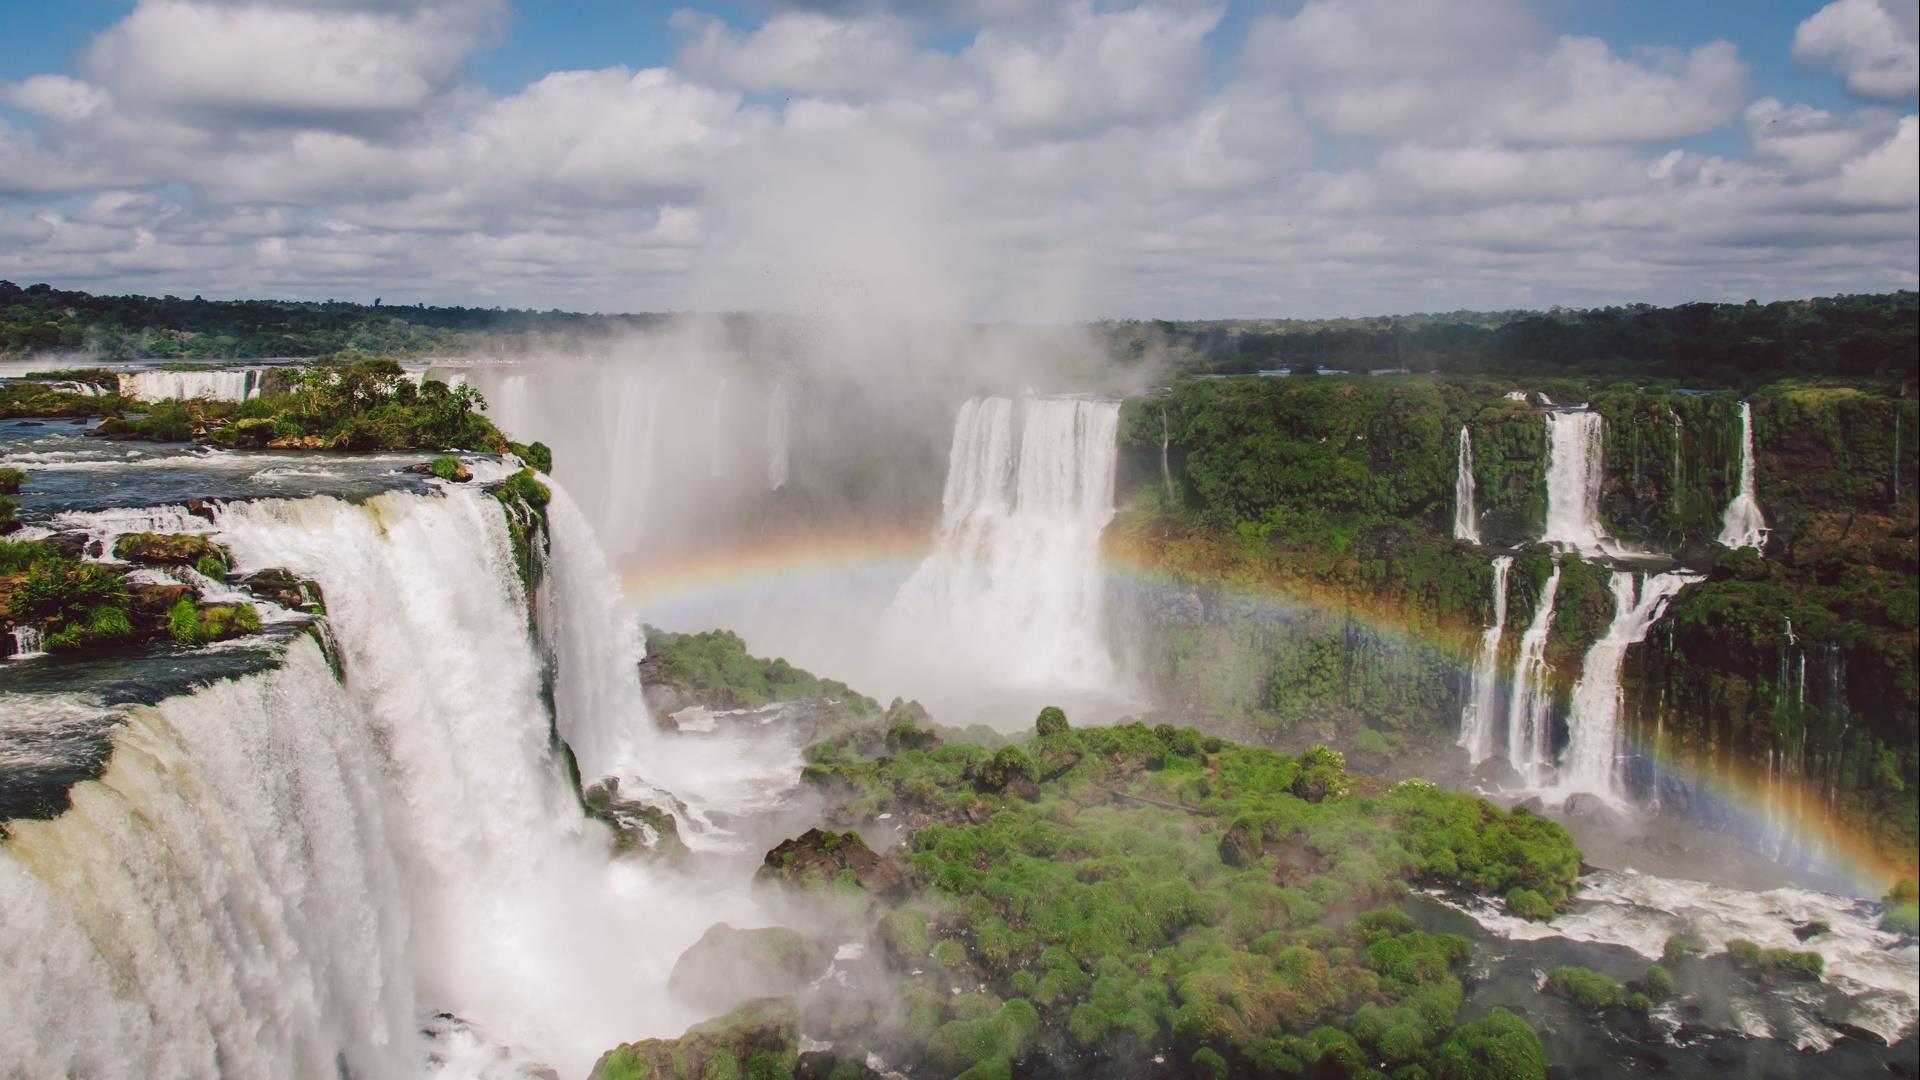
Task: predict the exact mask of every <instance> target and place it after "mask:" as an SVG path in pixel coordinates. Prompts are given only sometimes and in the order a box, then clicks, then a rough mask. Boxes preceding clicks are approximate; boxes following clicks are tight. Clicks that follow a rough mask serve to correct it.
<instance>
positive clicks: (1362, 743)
mask: <svg viewBox="0 0 1920 1080" xmlns="http://www.w3.org/2000/svg"><path fill="white" fill-rule="evenodd" d="M1353 748H1354V749H1355V750H1358V751H1360V752H1361V753H1363V754H1378V755H1381V756H1385V755H1387V754H1390V753H1392V752H1393V748H1392V747H1390V746H1388V745H1387V740H1386V737H1385V736H1384V735H1381V734H1380V733H1379V732H1377V731H1375V730H1373V729H1372V728H1361V729H1360V730H1359V731H1356V732H1354V733H1353Z"/></svg>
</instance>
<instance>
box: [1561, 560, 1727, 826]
mask: <svg viewBox="0 0 1920 1080" xmlns="http://www.w3.org/2000/svg"><path fill="white" fill-rule="evenodd" d="M1698 580H1699V578H1697V577H1695V576H1693V575H1691V574H1679V573H1665V574H1648V575H1645V577H1644V578H1642V579H1640V580H1639V581H1638V583H1637V585H1638V587H1637V588H1636V579H1635V577H1634V575H1632V574H1630V573H1626V572H1624V571H1615V572H1614V574H1613V577H1612V579H1611V581H1610V583H1609V584H1610V585H1611V587H1612V589H1613V604H1614V613H1613V622H1612V624H1611V625H1609V626H1608V627H1607V632H1606V635H1605V636H1604V637H1602V638H1601V639H1600V640H1598V641H1596V642H1594V643H1593V646H1592V647H1591V648H1589V649H1588V650H1587V657H1586V660H1585V662H1584V663H1582V665H1581V668H1580V681H1579V682H1577V683H1575V684H1574V687H1573V702H1572V705H1571V707H1570V709H1569V711H1568V714H1567V728H1568V737H1569V741H1568V743H1567V751H1566V754H1565V755H1564V756H1563V757H1562V760H1561V767H1560V775H1559V784H1558V789H1559V791H1560V793H1561V794H1572V793H1574V792H1587V793H1590V794H1593V795H1599V796H1602V797H1603V798H1606V799H1608V800H1609V801H1614V802H1618V801H1620V799H1621V798H1622V792H1621V785H1620V774H1619V770H1618V769H1617V768H1616V767H1615V763H1616V761H1617V760H1618V757H1619V751H1620V740H1621V734H1620V670H1621V668H1622V667H1623V666H1624V665H1625V663H1626V659H1627V649H1629V648H1630V647H1632V646H1633V645H1635V644H1637V643H1639V642H1641V641H1645V640H1646V637H1647V631H1649V630H1651V629H1653V624H1654V623H1656V622H1658V621H1659V619H1660V616H1661V615H1662V614H1663V613H1664V612H1665V611H1666V608H1667V602H1668V601H1669V600H1671V599H1673V596H1674V594H1675V593H1678V592H1679V591H1680V590H1681V588H1682V587H1684V586H1686V585H1687V584H1688V583H1689V582H1693V581H1698Z"/></svg>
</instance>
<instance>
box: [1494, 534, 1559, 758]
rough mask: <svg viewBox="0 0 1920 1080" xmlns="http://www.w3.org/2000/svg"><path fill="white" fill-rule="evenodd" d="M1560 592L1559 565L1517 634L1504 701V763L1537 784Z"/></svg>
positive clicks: (1544, 745)
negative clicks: (1509, 692) (1508, 692)
mask: <svg viewBox="0 0 1920 1080" xmlns="http://www.w3.org/2000/svg"><path fill="white" fill-rule="evenodd" d="M1559 591H1560V564H1559V563H1558V562H1556V563H1554V566H1553V573H1552V574H1551V575H1549V576H1548V577H1547V583H1546V585H1545V586H1544V587H1542V588H1541V590H1540V600H1539V603H1538V604H1536V605H1535V607H1534V609H1533V621H1532V622H1531V623H1529V624H1527V629H1526V632H1525V633H1524V634H1522V635H1521V636H1520V655H1519V657H1518V658H1516V659H1515V660H1514V662H1513V696H1512V698H1511V699H1509V700H1508V702H1507V764H1509V765H1512V766H1513V767H1514V769H1515V770H1516V771H1517V772H1519V773H1520V775H1521V776H1522V777H1524V778H1525V779H1526V782H1527V784H1528V785H1529V786H1536V785H1538V784H1539V783H1540V780H1541V778H1542V776H1543V775H1544V774H1545V772H1546V766H1547V753H1548V746H1547V735H1548V725H1547V722H1548V721H1549V720H1550V719H1551V718H1552V716H1551V712H1552V704H1553V699H1552V696H1551V695H1550V694H1549V693H1548V691H1547V685H1546V683H1547V659H1546V656H1547V634H1548V633H1549V632H1551V631H1552V629H1553V601H1554V596H1555V594H1557V593H1558V592H1559Z"/></svg>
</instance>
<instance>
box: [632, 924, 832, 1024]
mask: <svg viewBox="0 0 1920 1080" xmlns="http://www.w3.org/2000/svg"><path fill="white" fill-rule="evenodd" d="M832 962H833V960H832V957H830V956H829V955H828V954H827V951H826V950H825V949H823V948H821V947H820V946H819V945H817V944H815V943H813V942H812V941H809V940H807V938H806V937H805V936H803V935H801V934H800V933H799V932H798V931H794V930H788V929H786V928H785V927H778V926H772V927H767V928H765V929H760V930H736V929H734V928H733V927H731V926H728V925H727V924H726V923H715V924H714V925H713V926H711V927H708V929H707V932H706V933H705V934H703V935H701V937H700V940H699V941H696V942H694V943H693V945H692V947H690V948H689V949H687V951H686V952H684V953H681V954H680V959H679V961H678V962H677V963H675V964H674V965H673V974H672V975H671V976H669V977H668V978H667V989H668V991H670V992H671V993H672V994H673V995H674V996H675V997H677V998H681V999H683V1000H685V1001H688V1002H690V1003H692V1004H694V1005H696V1006H698V1007H700V1008H703V1009H713V1010H716V1011H718V1010H721V1009H728V1008H732V1007H733V1006H735V1005H738V1004H739V1003H740V1002H742V1001H744V1000H746V999H747V998H751V997H754V996H756V995H763V994H780V995H786V994H795V993H798V992H800V991H801V990H804V989H806V987H807V984H809V983H811V982H813V981H814V980H815V979H817V978H819V977H820V976H821V975H824V974H826V971H827V968H828V967H829V966H830V965H831V964H832Z"/></svg>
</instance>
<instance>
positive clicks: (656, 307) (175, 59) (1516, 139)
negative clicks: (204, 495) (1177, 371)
mask: <svg viewBox="0 0 1920 1080" xmlns="http://www.w3.org/2000/svg"><path fill="white" fill-rule="evenodd" d="M0 25H4V26H6V27H7V32H6V34H4V35H0V278H6V279H9V280H12V281H15V282H17V283H22V284H25V283H30V282H38V281H47V282H51V283H53V284H55V285H58V286H60V287H63V288H84V289H89V290H93V291H101V292H140V293H149V294H174V295H182V296H189V295H205V296H208V297H210V298H211V297H241V296H260V297H279V298H290V299H327V298H337V299H349V300H359V301H371V300H373V299H374V298H376V297H378V298H382V299H383V301H384V302H386V303H408V304H410V303H416V302H424V303H456V304H473V305H481V306H496V305H497V306H506V307H538V308H549V307H558V308H563V309H570V310H590V311H593V310H597V311H668V310H674V311H680V310H700V311H713V310H740V309H755V310H795V311H806V310H809V309H812V308H818V307H826V306H831V307H833V308H834V309H835V310H838V311H851V312H854V313H857V314H859V315H862V316H866V315H874V316H888V317H892V316H901V317H912V318H967V319H1014V320H1057V319H1078V318H1096V317H1167V318H1225V317H1259V316H1293V317H1312V316H1336V315H1366V314H1384V313H1395V312H1411V311H1443V310H1452V309H1457V308H1482V309H1486V308H1492V309H1505V308H1515V307H1548V306H1552V305H1565V306H1581V307H1584V306H1593V305H1599V304H1612V303H1625V302H1651V303H1661V304H1667V303H1677V302H1684V301H1691V300H1726V301H1741V300H1746V299H1748V298H1759V299H1762V300H1770V299H1777V298H1785V297H1801V296H1814V295H1826V294H1832V293H1837V292H1863V291H1884V290H1889V289H1901V288H1904V289H1911V288H1914V287H1915V286H1916V283H1917V282H1920V277H1917V272H1920V117H1917V116H1916V104H1917V97H1916V94H1917V86H1920V47H1917V45H1916V39H1917V38H1920V12H1917V10H1916V0H1833V2H1831V3H1824V4H1823V3H1819V2H1817V0H1812V2H1805V3H1788V2H1782V0H1689V2H1687V3H1679V4H1675V3H1671V2H1653V0H1611V2H1608V3H1600V4H1596V3H1589V2H1583V0H1291V2H1287V0H1270V2H1260V0H1137V2H1125V0H1112V2H1095V0H1060V2H1056V3H1047V2H1033V0H918V2H911V3H888V2H884V0H739V2H728V3H693V4H685V5H682V4H653V3H645V2H641V0H548V2H545V3H534V2H530V0H521V2H518V3H509V2H508V0H137V2H126V0H119V2H112V0H64V2H62V3H58V4H48V3H44V2H40V0H0Z"/></svg>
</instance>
